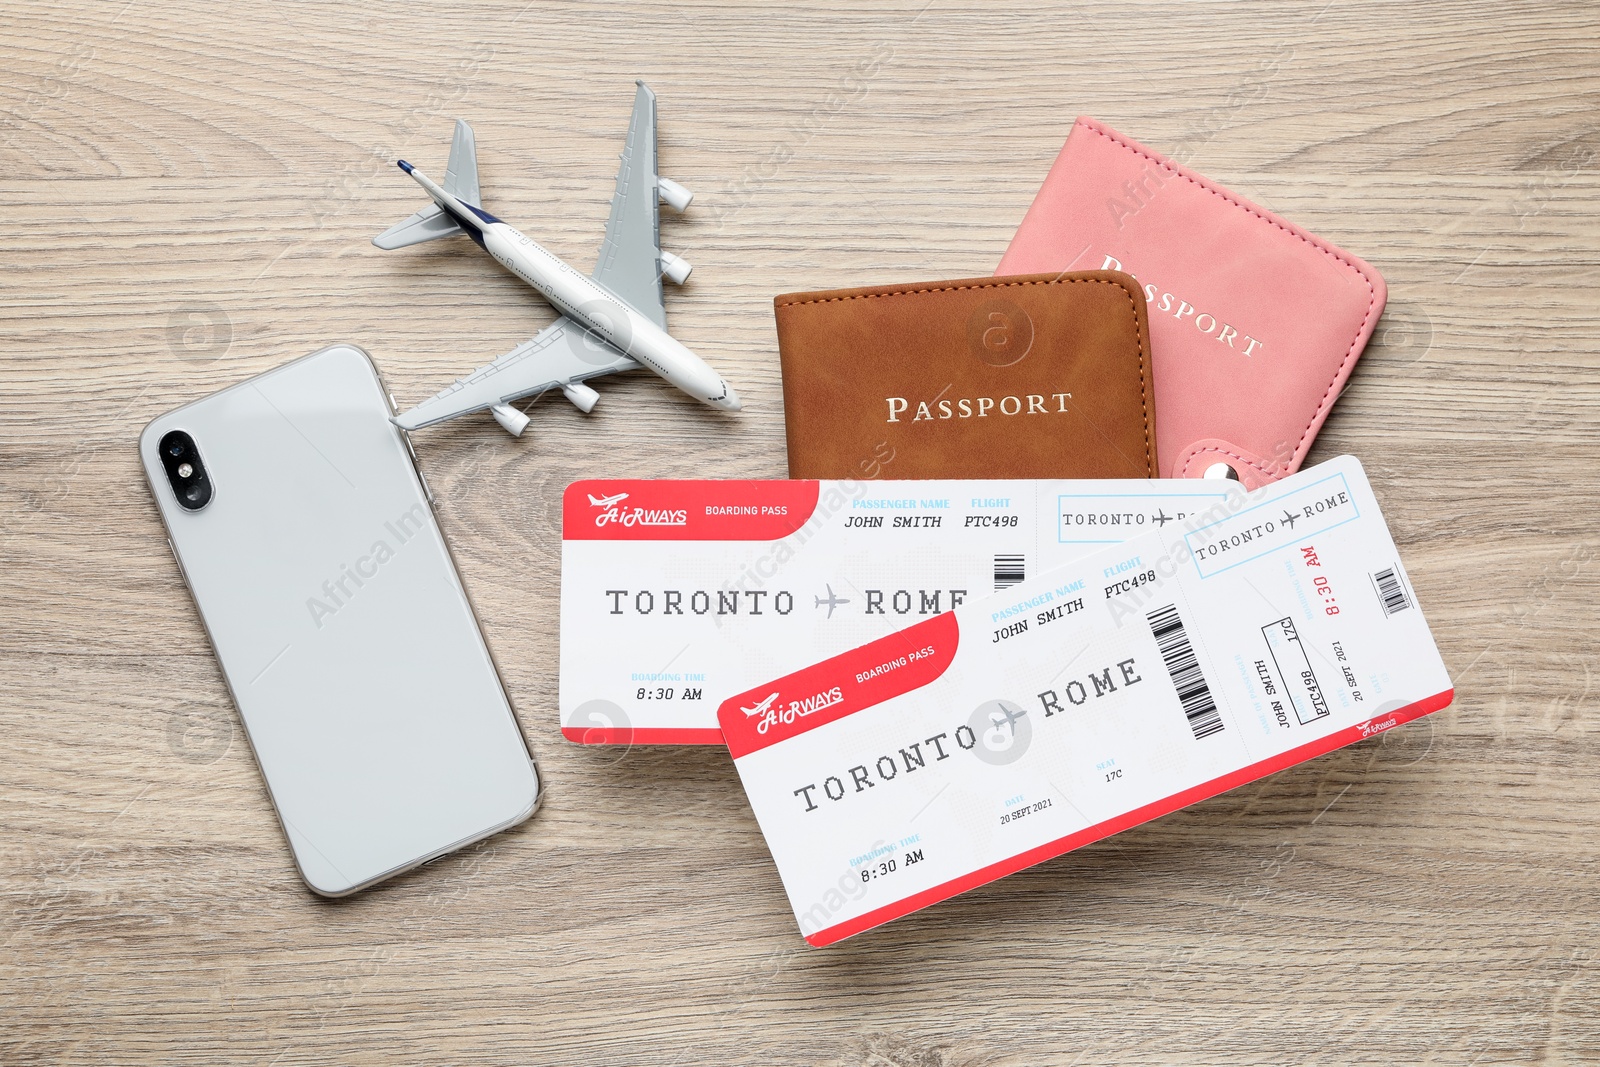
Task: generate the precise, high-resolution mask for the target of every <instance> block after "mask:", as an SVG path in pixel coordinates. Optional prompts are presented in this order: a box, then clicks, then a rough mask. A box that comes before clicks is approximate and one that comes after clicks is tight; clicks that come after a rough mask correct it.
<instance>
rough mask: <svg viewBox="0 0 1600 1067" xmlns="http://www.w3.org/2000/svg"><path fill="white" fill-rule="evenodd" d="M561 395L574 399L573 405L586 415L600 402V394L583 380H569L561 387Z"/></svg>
mask: <svg viewBox="0 0 1600 1067" xmlns="http://www.w3.org/2000/svg"><path fill="white" fill-rule="evenodd" d="M561 395H562V396H564V397H566V398H567V399H568V400H570V401H572V406H573V407H575V408H577V409H578V410H579V411H581V412H583V413H584V414H585V415H587V414H589V412H591V411H593V410H594V406H595V405H596V404H598V403H600V394H599V393H597V392H595V391H594V390H593V389H591V388H589V387H588V386H587V385H584V384H583V383H582V382H568V383H567V384H566V385H563V386H562V387H561Z"/></svg>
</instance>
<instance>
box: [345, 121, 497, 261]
mask: <svg viewBox="0 0 1600 1067" xmlns="http://www.w3.org/2000/svg"><path fill="white" fill-rule="evenodd" d="M444 189H445V192H447V193H454V194H455V195H456V196H458V197H460V198H461V199H462V200H465V201H466V202H467V203H469V204H480V203H482V201H481V200H480V199H479V195H480V194H479V192H478V146H477V141H476V139H475V138H474V137H473V136H472V127H471V126H468V125H467V124H466V122H465V121H463V120H461V119H457V120H456V136H455V140H454V141H452V142H450V163H449V164H448V166H446V168H445V172H444ZM460 232H461V227H460V226H457V225H456V222H455V220H454V219H452V218H451V217H450V216H449V215H446V214H445V213H444V209H443V208H441V207H440V206H439V205H438V204H429V205H428V206H427V207H425V208H423V209H422V210H421V211H419V212H417V213H416V214H415V215H412V216H411V217H410V218H408V219H405V220H404V221H401V222H397V223H395V224H394V225H393V226H390V227H389V228H388V229H387V230H384V231H383V232H382V233H380V234H378V236H376V237H374V238H373V239H372V243H373V244H375V245H377V246H378V247H379V248H383V249H395V248H405V247H406V246H407V245H418V244H421V243H422V242H423V241H432V240H436V239H437V238H440V237H450V236H453V235H455V234H458V233H460Z"/></svg>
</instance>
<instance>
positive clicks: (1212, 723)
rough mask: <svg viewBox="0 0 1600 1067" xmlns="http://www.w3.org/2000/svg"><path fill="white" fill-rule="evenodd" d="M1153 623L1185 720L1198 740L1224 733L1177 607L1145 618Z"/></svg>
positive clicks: (1168, 607) (1164, 609)
mask: <svg viewBox="0 0 1600 1067" xmlns="http://www.w3.org/2000/svg"><path fill="white" fill-rule="evenodd" d="M1145 619H1146V620H1147V621H1148V622H1149V623H1150V633H1151V634H1152V635H1153V636H1154V637H1155V639H1156V647H1157V648H1159V649H1160V650H1161V659H1162V660H1163V661H1164V662H1165V663H1166V665H1167V675H1168V677H1170V678H1171V679H1172V685H1173V688H1175V689H1176V690H1177V691H1178V702H1179V703H1180V704H1182V705H1183V715H1184V718H1186V719H1188V720H1189V728H1190V729H1191V730H1193V731H1194V736H1195V740H1197V741H1198V740H1200V739H1202V738H1206V737H1210V736H1211V735H1212V734H1218V733H1221V732H1222V713H1221V712H1220V711H1218V710H1217V702H1216V701H1215V700H1214V699H1212V696H1211V687H1210V686H1208V685H1206V677H1205V675H1204V674H1201V673H1200V661H1199V660H1198V659H1197V658H1196V657H1195V654H1194V646H1193V645H1192V644H1190V643H1189V635H1188V633H1186V632H1185V631H1184V628H1183V620H1182V619H1181V618H1179V617H1178V608H1177V605H1175V604H1168V605H1167V606H1166V607H1164V608H1157V609H1156V610H1155V611H1152V612H1150V613H1149V614H1148V615H1146V616H1145Z"/></svg>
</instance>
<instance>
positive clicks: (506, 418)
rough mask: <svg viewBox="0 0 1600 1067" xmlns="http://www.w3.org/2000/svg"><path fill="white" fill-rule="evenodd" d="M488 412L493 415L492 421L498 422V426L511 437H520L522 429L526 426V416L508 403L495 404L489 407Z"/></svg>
mask: <svg viewBox="0 0 1600 1067" xmlns="http://www.w3.org/2000/svg"><path fill="white" fill-rule="evenodd" d="M489 414H491V415H493V416H494V421H495V422H498V423H499V424H500V428H501V429H502V430H504V431H505V432H506V433H508V434H510V435H511V436H512V437H521V436H522V431H523V430H526V429H527V428H528V416H526V415H524V414H523V413H522V412H520V411H518V410H517V409H516V408H514V407H512V406H511V405H510V404H496V405H495V406H494V407H492V408H490V409H489Z"/></svg>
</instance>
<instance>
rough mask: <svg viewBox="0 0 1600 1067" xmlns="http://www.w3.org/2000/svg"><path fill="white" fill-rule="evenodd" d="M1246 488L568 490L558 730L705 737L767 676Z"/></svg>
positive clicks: (590, 736)
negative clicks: (726, 709)
mask: <svg viewBox="0 0 1600 1067" xmlns="http://www.w3.org/2000/svg"><path fill="white" fill-rule="evenodd" d="M1242 494H1243V490H1242V489H1241V488H1239V487H1238V486H1237V485H1234V484H1233V483H1229V482H1219V481H1172V480H1169V481H1155V480H1148V479H1138V480H1135V479H1130V480H1109V479H1100V480H1079V481H1071V480H1064V481H1055V480H1052V481H852V480H845V481H771V480H768V481H753V480H752V481H664V480H653V481H642V480H633V481H625V480H624V481H580V482H575V483H573V484H572V485H571V486H569V487H568V488H567V491H566V496H565V498H564V501H563V516H562V546H561V683H560V707H561V724H562V732H563V733H564V734H565V736H566V737H567V738H568V739H570V740H573V741H577V742H580V743H587V744H617V743H634V744H639V743H643V744H718V745H720V744H721V743H722V733H721V730H720V729H719V728H718V726H717V706H718V705H719V704H720V703H721V702H722V701H723V700H724V699H725V698H726V697H728V696H730V695H732V694H734V693H738V692H741V691H743V690H745V689H747V688H749V687H750V686H752V685H754V684H755V683H757V682H759V681H761V680H763V679H765V678H773V677H776V676H777V675H779V674H783V673H785V672H787V671H790V670H793V669H794V668H796V667H800V666H803V665H805V664H807V663H814V662H816V661H817V660H819V659H823V658H825V657H827V656H831V655H833V654H834V653H837V652H843V651H844V650H845V649H848V648H851V647H853V646H855V645H858V644H860V643H862V642H863V641H868V640H871V639H872V638H874V637H881V636H882V635H884V634H887V633H892V632H893V631H895V630H897V629H900V628H901V627H903V626H905V625H906V624H907V623H909V622H914V621H916V620H918V619H926V618H932V617H933V616H935V615H937V614H939V613H940V612H942V611H947V610H949V609H950V608H953V607H957V606H959V605H960V604H962V603H964V602H965V601H967V600H969V599H975V598H978V597H982V596H985V595H987V594H989V593H992V592H994V591H995V589H997V588H1004V587H1007V586H1011V585H1015V584H1016V583H1018V582H1021V581H1023V580H1025V579H1026V578H1027V577H1028V576H1030V575H1033V574H1038V573H1040V572H1042V571H1044V570H1048V569H1050V568H1052V567H1057V566H1060V565H1061V564H1063V563H1066V562H1068V561H1069V560H1072V559H1075V558H1077V557H1079V556H1082V555H1084V554H1086V553H1088V552H1092V551H1095V550H1096V549H1099V548H1102V547H1104V546H1106V545H1108V544H1116V543H1119V542H1121V541H1123V540H1126V539H1127V538H1128V537H1130V536H1132V535H1134V534H1136V533H1139V532H1142V531H1146V530H1152V529H1161V528H1163V527H1166V526H1169V525H1172V524H1175V523H1178V522H1182V521H1184V520H1185V519H1186V518H1188V517H1189V516H1190V515H1192V514H1194V513H1196V512H1198V511H1200V510H1201V509H1203V508H1205V507H1208V506H1210V505H1213V504H1216V503H1218V502H1219V501H1222V500H1226V499H1228V498H1229V497H1230V496H1237V495H1242Z"/></svg>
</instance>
